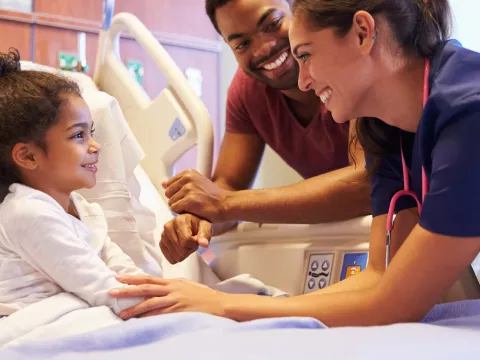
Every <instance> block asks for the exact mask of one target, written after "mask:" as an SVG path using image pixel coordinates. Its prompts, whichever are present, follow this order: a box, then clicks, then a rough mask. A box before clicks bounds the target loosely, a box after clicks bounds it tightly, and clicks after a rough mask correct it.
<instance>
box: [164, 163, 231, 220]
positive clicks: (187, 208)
mask: <svg viewBox="0 0 480 360" xmlns="http://www.w3.org/2000/svg"><path fill="white" fill-rule="evenodd" d="M162 185H163V188H164V189H165V196H166V197H167V198H168V199H169V202H168V205H169V206H170V208H171V209H172V211H174V212H176V213H177V214H183V213H190V214H195V215H197V216H199V217H201V218H203V219H207V220H209V221H210V222H211V223H220V222H224V221H226V220H227V219H225V199H226V197H227V195H228V194H229V193H230V191H227V190H223V189H221V188H219V187H218V186H217V185H216V184H214V183H213V182H212V181H210V180H209V179H207V178H206V177H205V176H203V175H201V174H200V173H198V172H197V171H195V170H186V171H183V172H182V173H180V174H178V175H176V176H174V177H173V178H171V179H170V180H168V181H166V182H164V183H163V184H162Z"/></svg>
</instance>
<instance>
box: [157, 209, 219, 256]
mask: <svg viewBox="0 0 480 360" xmlns="http://www.w3.org/2000/svg"><path fill="white" fill-rule="evenodd" d="M211 237H212V224H210V223H209V222H208V221H206V220H202V219H200V218H198V217H196V216H194V215H190V214H184V215H179V216H177V217H175V218H174V219H173V220H170V221H169V222H168V223H166V224H165V226H164V230H163V233H162V238H161V240H160V249H161V250H162V253H163V255H165V257H166V259H167V260H168V262H169V263H170V264H176V263H179V262H182V261H183V260H185V259H186V258H187V257H189V256H190V255H191V254H192V253H194V252H195V251H197V249H198V246H201V247H204V248H206V247H208V244H209V242H210V239H211Z"/></svg>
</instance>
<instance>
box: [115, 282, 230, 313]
mask: <svg viewBox="0 0 480 360" xmlns="http://www.w3.org/2000/svg"><path fill="white" fill-rule="evenodd" d="M117 280H118V281H120V282H121V283H124V284H128V285H134V286H131V287H128V288H119V289H112V290H111V291H110V292H109V294H110V295H111V296H113V297H115V298H128V297H144V298H146V300H145V301H143V302H142V303H140V304H137V305H135V306H132V307H131V308H129V309H127V310H124V311H122V312H121V313H120V317H121V318H122V319H124V320H126V319H130V318H132V317H147V316H152V315H158V314H168V313H174V312H202V313H207V314H212V315H217V316H224V315H225V310H224V308H225V303H226V300H227V298H228V296H229V295H228V294H226V293H222V292H219V291H215V290H212V289H211V288H209V287H208V286H205V285H202V284H198V283H195V282H193V281H189V280H186V279H162V278H156V277H151V276H143V275H142V276H119V277H117Z"/></svg>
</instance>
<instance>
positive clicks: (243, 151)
mask: <svg viewBox="0 0 480 360" xmlns="http://www.w3.org/2000/svg"><path fill="white" fill-rule="evenodd" d="M206 11H207V14H208V16H209V17H210V19H211V21H212V24H213V25H214V27H215V29H216V30H217V31H218V33H219V34H220V35H221V36H222V37H223V39H224V40H225V41H226V42H227V43H228V45H229V46H230V47H231V49H232V50H233V52H234V54H235V57H236V59H237V61H238V64H239V69H238V71H237V73H236V74H235V77H234V79H233V81H232V83H231V85H230V88H229V91H228V99H227V118H226V133H225V137H224V139H223V143H222V146H221V149H220V154H219V159H218V164H217V167H216V169H215V173H214V176H213V179H212V181H210V180H208V179H207V178H205V177H203V176H201V175H200V174H198V173H197V172H195V171H193V170H187V171H185V172H183V173H181V174H179V175H177V176H175V177H173V178H172V179H170V180H169V181H168V182H166V183H165V184H164V187H165V189H166V195H167V197H168V198H169V199H170V206H171V208H172V210H173V211H175V212H176V213H179V214H182V213H189V214H183V215H179V216H177V217H176V218H175V219H174V220H172V221H171V222H170V223H168V224H167V225H166V226H165V231H164V233H163V235H162V240H161V248H162V251H163V253H164V254H165V256H166V257H167V259H168V260H169V261H170V262H172V263H176V262H179V261H182V260H184V259H185V258H186V257H187V256H188V255H190V254H191V253H192V252H194V251H195V250H196V248H197V247H198V245H199V244H200V245H201V246H207V245H208V241H209V240H210V236H211V224H212V223H216V224H218V226H216V227H215V229H216V232H217V229H226V228H228V227H230V226H232V224H234V223H235V221H253V222H259V223H321V222H328V221H338V220H346V219H350V218H353V217H357V216H361V215H365V214H369V213H370V206H369V194H370V187H369V183H368V179H367V176H366V173H365V170H364V158H363V152H362V150H361V149H359V148H357V147H354V146H351V145H350V141H349V140H350V138H351V137H352V136H353V135H354V126H353V121H351V122H350V124H337V123H335V122H334V120H333V119H332V117H331V115H330V113H329V112H328V111H327V110H326V108H325V106H324V105H323V104H322V102H321V101H320V99H319V97H321V99H322V101H324V102H325V101H328V98H329V96H330V93H329V92H328V90H327V91H324V92H323V93H321V91H320V93H318V94H315V93H314V92H313V91H307V92H302V91H300V90H299V88H298V74H299V71H298V69H299V68H298V63H297V61H296V60H295V58H294V57H293V56H292V54H291V49H290V43H289V40H288V28H289V23H290V17H291V11H290V2H289V1H287V0H207V1H206ZM265 144H268V145H269V146H270V147H271V148H272V149H273V150H274V151H275V152H277V153H278V154H279V155H280V157H281V158H283V160H285V161H286V162H287V163H288V164H289V165H290V166H291V167H292V168H293V169H295V170H296V171H297V172H298V173H299V174H300V175H302V176H303V177H304V178H305V179H306V180H304V181H301V182H299V183H297V184H294V185H291V186H286V187H281V188H273V189H263V190H248V189H249V187H250V186H251V183H252V181H253V179H254V177H255V174H256V172H257V169H258V166H259V163H260V160H261V157H262V154H263V151H264V148H265ZM201 219H204V220H201Z"/></svg>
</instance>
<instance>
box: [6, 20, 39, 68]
mask: <svg viewBox="0 0 480 360" xmlns="http://www.w3.org/2000/svg"><path fill="white" fill-rule="evenodd" d="M0 29H1V31H0V44H2V47H1V49H0V51H1V52H3V53H5V52H7V51H8V49H9V48H10V47H14V48H16V49H17V50H18V51H19V52H20V57H21V59H22V60H31V59H32V54H31V43H32V26H31V25H30V24H28V23H21V22H14V21H7V20H0Z"/></svg>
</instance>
